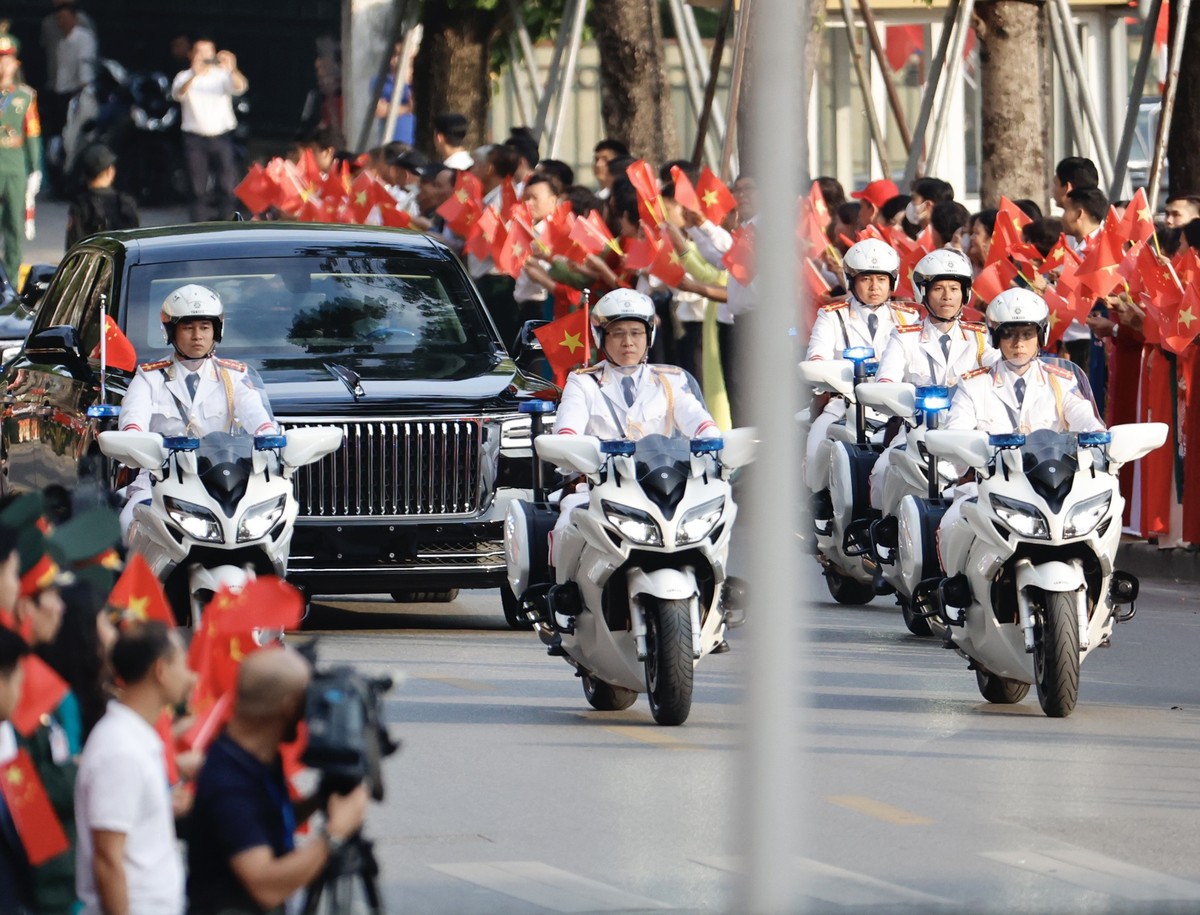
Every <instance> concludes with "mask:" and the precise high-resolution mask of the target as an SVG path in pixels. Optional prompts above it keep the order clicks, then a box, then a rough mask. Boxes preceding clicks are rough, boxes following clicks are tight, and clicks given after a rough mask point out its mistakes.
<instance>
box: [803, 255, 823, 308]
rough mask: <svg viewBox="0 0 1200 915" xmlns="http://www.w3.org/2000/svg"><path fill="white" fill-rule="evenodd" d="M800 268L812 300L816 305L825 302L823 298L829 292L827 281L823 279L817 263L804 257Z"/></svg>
mask: <svg viewBox="0 0 1200 915" xmlns="http://www.w3.org/2000/svg"><path fill="white" fill-rule="evenodd" d="M800 269H801V270H802V271H803V273H804V282H805V285H806V286H807V287H808V293H809V295H810V296H811V297H812V299H813V302H814V303H815V304H816V305H818V306H820V305H823V304H825V298H826V297H827V296H828V295H829V293H830V288H829V283H827V282H826V281H825V277H823V276H822V275H821V271H820V270H818V269H817V265H816V264H814V263H813V262H812V260H811V259H810V258H807V257H806V258H804V262H803V264H802V265H801V268H800Z"/></svg>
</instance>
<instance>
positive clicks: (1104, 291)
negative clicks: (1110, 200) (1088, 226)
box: [1075, 220, 1124, 299]
mask: <svg viewBox="0 0 1200 915" xmlns="http://www.w3.org/2000/svg"><path fill="white" fill-rule="evenodd" d="M1107 229H1108V221H1107V220H1105V226H1104V228H1102V229H1101V230H1100V231H1099V232H1098V233H1097V234H1096V236H1095V237H1094V238H1093V239H1092V243H1091V245H1090V246H1089V247H1088V249H1087V251H1086V252H1084V255H1083V262H1082V263H1080V265H1079V268H1078V269H1077V270H1076V271H1075V275H1076V276H1077V277H1078V278H1079V282H1080V283H1081V284H1082V286H1083V287H1084V288H1086V289H1087V291H1088V293H1089V294H1090V295H1091V297H1092V298H1093V299H1102V298H1104V297H1105V296H1106V295H1108V294H1109V293H1111V292H1112V291H1113V290H1114V289H1116V288H1117V287H1118V286H1120V285H1121V283H1122V280H1121V274H1120V273H1119V272H1118V268H1119V267H1120V265H1121V261H1122V259H1123V258H1124V250H1123V247H1122V244H1121V240H1120V238H1119V237H1118V236H1117V235H1115V234H1112V233H1109V232H1108V231H1107Z"/></svg>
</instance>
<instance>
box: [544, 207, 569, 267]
mask: <svg viewBox="0 0 1200 915" xmlns="http://www.w3.org/2000/svg"><path fill="white" fill-rule="evenodd" d="M574 224H575V213H574V212H573V211H572V210H571V204H569V203H567V202H566V201H565V200H564V201H563V202H562V203H560V204H559V205H558V207H557V208H556V209H555V210H554V212H553V213H551V214H550V215H549V216H547V217H546V220H545V222H544V223H543V224H542V238H541V241H542V244H544V245H545V246H546V248H547V249H548V250H549V251H550V253H551V254H557V255H561V256H562V257H570V256H571V248H573V247H574V246H575V245H574V242H572V241H571V228H572V227H573V226H574Z"/></svg>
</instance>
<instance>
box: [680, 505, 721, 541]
mask: <svg viewBox="0 0 1200 915" xmlns="http://www.w3.org/2000/svg"><path fill="white" fill-rule="evenodd" d="M723 511H725V498H724V496H722V497H721V498H720V499H713V500H712V501H711V502H705V503H704V504H703V505H701V506H698V507H697V508H693V509H692V510H691V511H690V512H688V513H687V514H686V515H684V516H683V519H682V520H681V521H680V522H679V529H678V530H677V531H676V532H675V545H676V546H683V545H684V544H686V543H695V542H696V541H698V540H703V539H704V538H705V537H707V536H708V535H709V533H711V532H712V529H713V527H714V526H716V523H717V521H718V520H720V517H721V513H722V512H723Z"/></svg>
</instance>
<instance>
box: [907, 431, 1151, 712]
mask: <svg viewBox="0 0 1200 915" xmlns="http://www.w3.org/2000/svg"><path fill="white" fill-rule="evenodd" d="M1166 436H1167V426H1166V425H1165V424H1163V423H1133V424H1128V425H1119V426H1114V427H1113V428H1111V429H1110V430H1108V431H1106V432H1080V433H1078V434H1074V433H1058V432H1053V431H1049V430H1038V431H1035V432H1031V433H1029V434H1028V435H1025V434H1022V433H1011V434H1004V435H988V434H987V433H986V432H964V431H950V430H940V429H939V430H930V431H929V433H928V434H927V435H926V436H925V447H926V448H927V449H928V451H929V453H930V454H931V455H936V456H938V457H940V458H945V459H947V460H951V461H956V462H958V463H960V464H963V465H966V466H968V467H971V468H973V469H974V470H975V471H976V472H977V474H978V475H979V477H980V482H979V494H978V499H977V500H973V501H968V502H966V503H965V504H964V505H963V518H964V519H965V521H966V522H967V523H966V524H962V525H953V526H952V528H951V529H950V530H948V531H947V530H943V531H942V533H941V537H942V540H941V553H942V561H943V563H944V565H945V569H946V574H947V575H949V576H950V577H949V578H944V579H941V580H930V581H928V582H922V583H921V584H920V585H919V586H918V587H917V589H916V596H915V598H914V599H915V600H916V601H917V603H918V605H921V604H923V603H928V604H930V605H931V606H930V610H931V611H936V612H937V613H938V614H939V615H940V616H941V619H942V622H943V623H944V624H945V625H946V626H947V627H948V629H947V639H948V643H949V645H950V647H953V648H954V649H955V650H957V651H958V653H959V654H961V655H962V656H963V657H965V658H966V659H967V660H968V661H969V663H970V669H972V670H974V671H975V675H976V680H977V682H978V685H979V691H980V693H981V694H982V695H983V697H984V698H985V699H987V700H988V701H989V702H996V703H1013V702H1020V701H1021V700H1022V699H1023V698H1024V697H1025V695H1026V694H1027V693H1028V691H1029V687H1030V685H1036V686H1037V695H1038V702H1039V703H1040V704H1041V707H1042V710H1043V711H1044V712H1045V713H1046V714H1047V715H1048V716H1050V717H1054V718H1062V717H1066V716H1067V715H1069V714H1071V712H1072V710H1073V709H1074V708H1075V704H1076V700H1077V698H1078V691H1079V670H1080V664H1081V662H1082V661H1083V659H1084V658H1086V657H1087V656H1088V654H1089V653H1090V652H1091V651H1092V650H1093V649H1095V648H1096V647H1097V646H1100V645H1107V644H1108V643H1109V638H1110V636H1111V635H1112V632H1113V627H1114V625H1115V624H1116V623H1118V622H1126V621H1128V620H1130V619H1132V618H1133V615H1134V613H1135V612H1136V603H1135V600H1136V598H1137V593H1138V581H1137V579H1136V578H1135V577H1134V576H1132V575H1130V574H1129V573H1127V572H1121V571H1117V570H1115V569H1114V568H1113V563H1114V559H1115V557H1116V553H1117V545H1118V542H1119V541H1120V537H1121V517H1122V514H1123V511H1124V508H1125V503H1124V500H1123V499H1122V498H1121V493H1120V488H1119V486H1118V482H1117V475H1118V472H1119V471H1120V469H1121V467H1122V465H1124V464H1127V463H1129V462H1130V461H1135V460H1138V459H1139V458H1141V457H1144V456H1145V455H1146V454H1149V453H1150V452H1151V451H1153V450H1154V449H1155V448H1158V447H1160V446H1161V445H1162V444H1163V442H1164V441H1166ZM1123 607H1127V608H1128V609H1121V608H1123Z"/></svg>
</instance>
